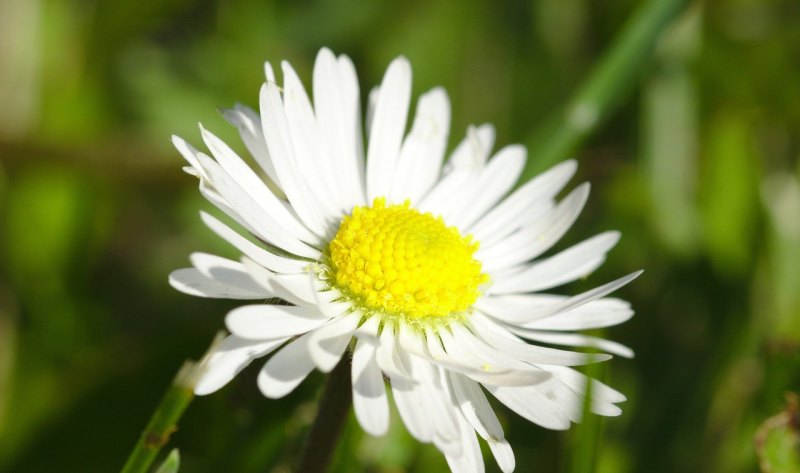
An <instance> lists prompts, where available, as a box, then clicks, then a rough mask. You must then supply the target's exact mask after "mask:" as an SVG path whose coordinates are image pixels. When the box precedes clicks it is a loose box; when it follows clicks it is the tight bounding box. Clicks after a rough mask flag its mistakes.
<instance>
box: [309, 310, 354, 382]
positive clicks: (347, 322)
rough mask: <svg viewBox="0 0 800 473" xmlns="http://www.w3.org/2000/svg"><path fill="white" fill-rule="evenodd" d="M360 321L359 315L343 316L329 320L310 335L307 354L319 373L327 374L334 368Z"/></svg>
mask: <svg viewBox="0 0 800 473" xmlns="http://www.w3.org/2000/svg"><path fill="white" fill-rule="evenodd" d="M360 320H361V314H360V313H353V314H347V315H343V316H341V317H337V318H334V319H331V320H330V321H329V322H328V323H327V324H325V325H324V326H322V327H320V328H318V329H317V330H315V331H314V333H312V334H311V339H310V340H309V342H308V353H309V355H311V359H312V360H313V361H314V364H316V365H317V368H318V369H319V370H320V371H322V372H323V373H327V372H329V371H331V370H332V369H333V368H334V367H335V366H336V364H337V363H338V362H339V360H340V359H341V358H342V355H343V354H344V350H345V348H347V345H348V344H349V343H350V340H351V339H352V338H353V332H354V331H355V329H356V327H358V323H359V321H360Z"/></svg>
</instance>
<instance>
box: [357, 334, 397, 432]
mask: <svg viewBox="0 0 800 473" xmlns="http://www.w3.org/2000/svg"><path fill="white" fill-rule="evenodd" d="M362 330H363V331H364V332H365V333H367V334H370V333H371V334H372V335H373V336H377V330H378V320H377V318H372V319H370V320H368V321H367V322H365V323H364V324H363V325H362ZM376 348H377V347H376V345H375V344H374V343H371V342H370V341H369V339H368V338H366V337H365V338H359V340H358V341H357V342H356V347H355V350H353V365H352V379H353V409H354V411H355V414H356V419H358V423H359V424H361V427H362V428H363V429H364V430H365V431H366V432H367V433H369V434H370V435H375V436H381V435H384V434H385V433H386V431H387V429H388V428H389V401H388V399H387V396H386V386H385V384H384V382H383V374H382V373H381V369H380V367H379V366H378V363H377V361H376V360H375V351H376Z"/></svg>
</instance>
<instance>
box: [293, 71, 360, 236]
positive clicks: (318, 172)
mask: <svg viewBox="0 0 800 473" xmlns="http://www.w3.org/2000/svg"><path fill="white" fill-rule="evenodd" d="M281 67H282V68H283V88H284V91H283V103H284V110H285V111H286V123H287V124H288V126H289V136H290V137H291V143H292V148H293V149H294V156H295V159H296V160H297V166H298V168H299V169H301V170H302V171H303V176H302V177H303V178H304V179H305V180H306V184H307V188H308V189H309V191H310V192H311V193H313V195H314V199H313V200H314V202H316V204H317V205H318V208H319V210H320V212H321V213H323V214H324V216H325V221H326V223H328V224H332V223H334V222H336V221H337V220H338V219H339V218H340V217H341V215H342V212H343V211H344V210H350V209H345V196H344V195H343V194H342V193H340V192H339V190H340V187H339V186H338V185H336V182H335V179H336V176H335V174H334V170H335V168H336V166H337V165H338V163H337V162H335V161H334V159H333V155H332V154H331V153H330V150H329V148H328V147H326V146H325V143H324V142H323V141H322V135H321V133H320V131H319V129H318V126H317V118H316V116H315V115H314V109H313V108H312V107H311V101H310V100H309V98H308V95H307V94H306V91H305V88H304V87H303V84H302V83H301V82H300V78H299V77H297V73H296V72H295V71H294V68H292V66H291V65H290V64H289V63H288V62H286V61H283V62H282V63H281Z"/></svg>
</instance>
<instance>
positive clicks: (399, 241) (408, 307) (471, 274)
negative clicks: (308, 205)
mask: <svg viewBox="0 0 800 473" xmlns="http://www.w3.org/2000/svg"><path fill="white" fill-rule="evenodd" d="M477 249H478V243H477V242H474V241H472V237H471V236H469V235H468V236H466V237H464V236H461V234H460V233H459V231H458V229H456V228H455V227H447V226H446V225H445V224H444V222H443V221H442V219H441V217H439V218H436V217H434V216H433V215H431V214H430V213H424V214H423V213H420V212H418V211H417V210H414V209H412V208H410V206H409V203H408V201H406V202H405V203H404V204H402V205H386V199H384V198H378V199H375V201H374V202H373V204H372V206H371V207H356V208H354V209H353V212H352V215H351V216H346V217H344V218H343V219H342V223H341V225H340V226H339V230H338V232H337V233H336V237H335V238H334V239H333V240H332V241H331V243H330V246H329V252H330V265H331V270H332V281H331V282H332V283H333V284H335V286H336V287H337V288H338V289H339V290H341V291H342V292H343V293H344V294H345V295H347V296H349V297H351V298H353V299H354V300H355V301H356V302H357V303H360V304H362V305H364V306H365V307H366V308H367V309H370V310H374V311H378V312H383V313H387V314H390V315H399V316H403V317H406V318H412V319H420V318H424V317H445V316H448V315H451V314H457V313H460V312H463V311H465V310H466V309H468V308H469V306H470V305H472V303H474V302H475V300H476V299H477V298H478V296H479V295H480V291H479V286H480V285H481V284H482V283H484V282H486V281H487V280H488V279H489V278H488V276H487V275H486V274H483V273H482V272H481V264H480V262H478V261H477V260H476V259H475V258H474V257H473V254H474V253H475V251H476V250H477Z"/></svg>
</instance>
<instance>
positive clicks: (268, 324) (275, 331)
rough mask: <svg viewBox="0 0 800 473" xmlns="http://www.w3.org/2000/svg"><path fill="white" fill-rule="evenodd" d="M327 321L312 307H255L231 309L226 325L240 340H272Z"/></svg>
mask: <svg viewBox="0 0 800 473" xmlns="http://www.w3.org/2000/svg"><path fill="white" fill-rule="evenodd" d="M327 320H328V319H327V317H324V316H323V315H322V314H320V313H319V311H318V310H316V309H314V308H312V307H300V306H287V305H267V304H258V305H245V306H241V307H237V308H236V309H233V310H232V311H231V312H229V313H228V315H227V316H226V317H225V325H226V326H227V327H228V330H230V331H231V333H232V334H234V335H236V336H238V337H241V338H245V339H252V340H271V339H276V338H286V337H291V336H293V335H300V334H303V333H306V332H308V331H311V330H314V329H315V328H317V327H319V326H321V325H322V324H324V323H325V322H326V321H327Z"/></svg>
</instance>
